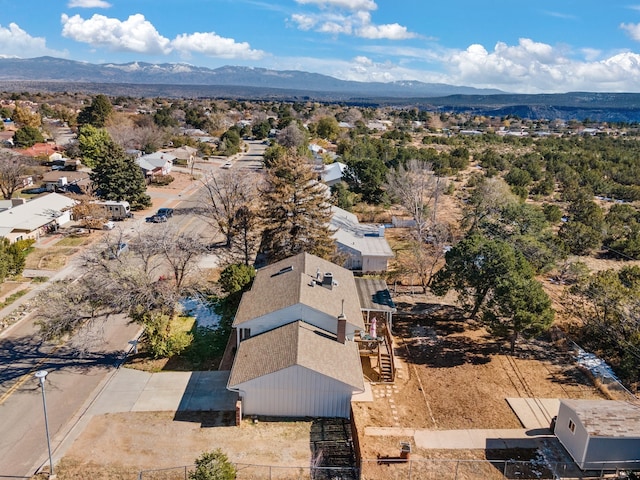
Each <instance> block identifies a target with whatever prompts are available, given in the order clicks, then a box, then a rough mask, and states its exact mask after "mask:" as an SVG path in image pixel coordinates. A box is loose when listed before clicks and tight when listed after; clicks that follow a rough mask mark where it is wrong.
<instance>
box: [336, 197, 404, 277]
mask: <svg viewBox="0 0 640 480" xmlns="http://www.w3.org/2000/svg"><path fill="white" fill-rule="evenodd" d="M331 211H332V212H333V214H332V216H331V221H330V224H329V225H330V228H331V229H332V230H333V231H334V233H333V238H334V239H335V240H336V243H337V245H338V251H339V252H340V253H342V254H345V255H346V260H345V263H344V264H343V266H344V267H345V268H348V269H349V270H354V271H361V272H384V271H386V270H387V268H388V264H389V260H390V259H392V258H393V257H394V254H393V250H391V247H390V246H389V242H387V240H386V238H384V230H385V228H384V226H383V225H373V224H362V223H360V222H359V221H358V217H356V216H355V215H354V214H353V213H350V212H347V211H346V210H343V209H341V208H338V207H336V206H332V207H331Z"/></svg>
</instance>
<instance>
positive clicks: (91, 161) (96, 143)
mask: <svg viewBox="0 0 640 480" xmlns="http://www.w3.org/2000/svg"><path fill="white" fill-rule="evenodd" d="M111 143H113V141H112V140H111V136H110V135H109V132H107V131H106V130H105V129H103V128H96V127H94V126H93V125H83V126H82V127H80V129H79V131H78V147H79V148H80V153H81V155H82V163H83V164H84V165H86V166H87V167H89V168H95V166H96V165H97V164H98V163H99V162H100V161H101V160H102V159H104V158H105V156H106V155H107V151H108V149H109V146H110V144H111Z"/></svg>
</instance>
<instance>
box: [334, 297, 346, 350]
mask: <svg viewBox="0 0 640 480" xmlns="http://www.w3.org/2000/svg"><path fill="white" fill-rule="evenodd" d="M346 338H347V317H346V316H345V314H344V300H342V312H341V313H340V315H338V331H337V338H336V340H338V342H340V343H344V342H345V340H346Z"/></svg>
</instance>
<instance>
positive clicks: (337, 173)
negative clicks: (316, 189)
mask: <svg viewBox="0 0 640 480" xmlns="http://www.w3.org/2000/svg"><path fill="white" fill-rule="evenodd" d="M346 169H347V166H346V165H345V164H344V163H341V162H333V163H330V164H328V165H324V168H323V170H322V173H320V179H321V180H322V181H323V182H324V183H325V184H326V185H327V186H328V187H331V186H333V185H335V184H336V183H340V181H342V175H343V174H344V171H345V170H346Z"/></svg>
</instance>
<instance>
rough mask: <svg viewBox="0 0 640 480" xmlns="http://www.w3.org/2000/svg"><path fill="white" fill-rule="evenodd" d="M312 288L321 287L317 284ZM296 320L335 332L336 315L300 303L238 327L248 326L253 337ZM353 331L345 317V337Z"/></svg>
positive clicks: (349, 335)
mask: <svg viewBox="0 0 640 480" xmlns="http://www.w3.org/2000/svg"><path fill="white" fill-rule="evenodd" d="M314 288H323V287H320V286H318V287H314ZM296 320H304V321H305V322H307V323H309V324H311V325H314V326H316V327H318V328H321V329H323V330H326V331H327V332H331V333H334V334H335V333H337V329H338V319H337V317H335V318H334V317H331V316H329V315H327V314H326V313H322V312H319V311H318V310H315V309H313V308H309V307H307V306H304V305H302V304H297V305H293V306H291V307H288V308H285V309H283V310H278V311H277V312H273V313H270V314H268V315H263V316H262V317H258V318H255V319H253V320H250V321H248V322H244V323H242V325H239V328H250V329H251V336H252V337H253V336H255V335H258V334H259V333H263V332H268V331H269V330H273V329H274V328H278V327H281V326H282V325H286V324H288V323H291V322H295V321H296ZM355 331H356V327H355V325H353V324H351V323H349V319H348V318H347V337H348V338H353V335H354V333H355Z"/></svg>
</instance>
